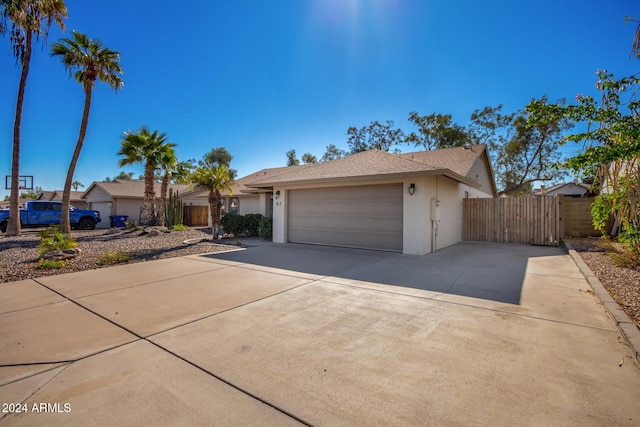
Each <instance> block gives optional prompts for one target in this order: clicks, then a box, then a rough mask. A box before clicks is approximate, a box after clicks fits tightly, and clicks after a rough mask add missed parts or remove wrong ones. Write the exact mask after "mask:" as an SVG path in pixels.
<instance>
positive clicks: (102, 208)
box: [89, 202, 111, 228]
mask: <svg viewBox="0 0 640 427" xmlns="http://www.w3.org/2000/svg"><path fill="white" fill-rule="evenodd" d="M89 209H91V210H94V211H98V212H100V219H101V220H102V221H100V222H99V223H98V224H96V228H109V227H111V220H110V219H109V215H111V206H110V203H109V202H91V203H90V207H89Z"/></svg>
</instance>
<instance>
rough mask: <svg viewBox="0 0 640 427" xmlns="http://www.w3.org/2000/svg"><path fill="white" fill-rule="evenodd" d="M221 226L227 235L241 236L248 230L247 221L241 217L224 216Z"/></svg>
mask: <svg viewBox="0 0 640 427" xmlns="http://www.w3.org/2000/svg"><path fill="white" fill-rule="evenodd" d="M220 225H222V228H224V232H225V233H230V234H235V235H236V236H238V235H240V233H243V232H244V231H245V230H246V228H247V227H246V221H245V219H244V217H243V216H241V215H234V214H224V215H222V218H221V219H220Z"/></svg>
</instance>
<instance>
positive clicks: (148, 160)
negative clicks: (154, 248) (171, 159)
mask: <svg viewBox="0 0 640 427" xmlns="http://www.w3.org/2000/svg"><path fill="white" fill-rule="evenodd" d="M174 146H175V144H172V143H170V142H169V141H168V137H167V134H166V133H159V132H158V131H157V130H155V131H153V132H151V131H149V128H148V127H146V126H143V127H141V128H140V130H138V131H137V132H133V131H127V132H125V133H124V135H123V136H122V140H121V141H120V151H119V152H118V155H120V156H122V158H121V159H120V161H119V162H118V164H119V165H120V167H122V166H126V165H130V164H134V163H143V164H144V221H145V223H146V224H147V225H155V224H156V219H157V215H156V213H157V212H156V191H155V188H154V181H155V176H154V174H155V171H156V169H158V167H159V165H160V162H161V161H162V156H163V155H164V154H165V152H166V150H167V149H169V148H171V147H174Z"/></svg>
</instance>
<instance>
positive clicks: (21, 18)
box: [0, 0, 67, 236]
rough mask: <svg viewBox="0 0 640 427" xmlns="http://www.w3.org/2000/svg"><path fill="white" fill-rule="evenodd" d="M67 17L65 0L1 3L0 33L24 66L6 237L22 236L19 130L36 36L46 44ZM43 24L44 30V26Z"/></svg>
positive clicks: (14, 144) (19, 96) (18, 107)
mask: <svg viewBox="0 0 640 427" xmlns="http://www.w3.org/2000/svg"><path fill="white" fill-rule="evenodd" d="M66 17H67V6H66V5H65V3H64V1H63V0H39V1H36V0H0V18H1V20H0V34H5V33H6V32H9V34H10V36H11V44H12V48H13V54H14V56H15V58H16V62H19V63H20V65H21V66H22V72H21V73H20V83H19V85H18V100H17V102H16V116H15V120H14V123H13V151H12V157H11V195H10V198H9V200H10V202H9V222H8V224H7V233H6V234H7V236H19V235H20V212H19V209H18V198H19V193H20V191H19V190H20V188H19V177H20V127H21V124H22V107H23V105H24V92H25V88H26V85H27V75H28V74H29V65H30V64H31V48H32V46H33V37H34V35H35V37H36V40H37V39H38V37H39V36H42V37H43V40H44V41H46V39H47V35H48V33H49V28H51V24H53V23H54V22H55V23H56V24H57V25H58V26H59V27H60V28H61V29H62V31H64V29H65V26H64V21H63V18H66ZM43 25H44V27H43Z"/></svg>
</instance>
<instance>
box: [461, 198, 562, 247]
mask: <svg viewBox="0 0 640 427" xmlns="http://www.w3.org/2000/svg"><path fill="white" fill-rule="evenodd" d="M462 221H463V227H462V228H463V231H462V239H463V240H467V241H480V242H496V243H519V244H529V245H543V246H558V245H559V244H560V241H561V240H562V237H563V235H564V227H563V222H562V196H554V197H522V198H515V197H507V198H498V199H463V202H462Z"/></svg>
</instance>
